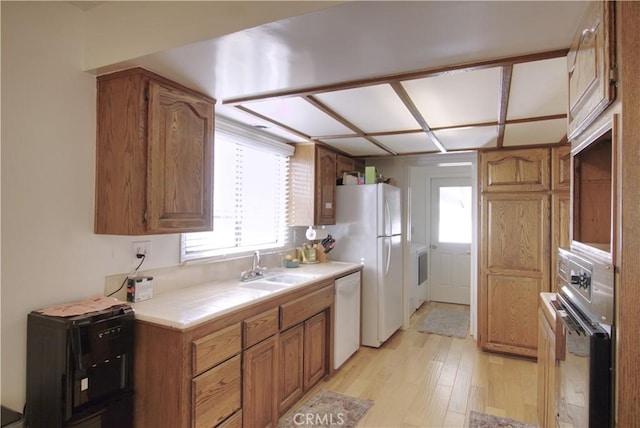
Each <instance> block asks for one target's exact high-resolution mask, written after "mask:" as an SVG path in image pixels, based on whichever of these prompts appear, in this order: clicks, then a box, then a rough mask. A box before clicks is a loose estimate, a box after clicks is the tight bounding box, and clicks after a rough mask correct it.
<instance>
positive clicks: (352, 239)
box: [328, 184, 403, 348]
mask: <svg viewBox="0 0 640 428" xmlns="http://www.w3.org/2000/svg"><path fill="white" fill-rule="evenodd" d="M400 199H401V198H400V189H399V188H397V187H394V186H390V185H388V184H363V185H350V186H349V185H347V186H337V189H336V225H335V226H329V227H328V229H329V233H331V235H332V236H333V237H334V238H335V240H336V244H335V247H334V248H333V250H332V252H331V259H332V260H336V261H345V262H352V263H360V264H362V265H363V266H364V269H363V276H362V344H363V345H365V346H372V347H376V348H377V347H380V345H382V343H384V341H386V340H387V339H388V338H389V337H390V336H391V335H392V334H393V333H394V332H395V331H396V330H398V329H399V328H400V326H401V325H402V306H403V305H402V266H403V264H402V235H401V233H402V218H401V203H400ZM336 327H337V328H339V326H336Z"/></svg>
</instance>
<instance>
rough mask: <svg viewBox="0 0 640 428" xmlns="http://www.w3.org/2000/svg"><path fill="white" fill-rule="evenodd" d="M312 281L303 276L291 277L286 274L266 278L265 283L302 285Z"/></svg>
mask: <svg viewBox="0 0 640 428" xmlns="http://www.w3.org/2000/svg"><path fill="white" fill-rule="evenodd" d="M311 279H312V278H309V277H306V276H302V275H289V274H286V273H284V274H279V275H274V276H268V277H265V278H264V280H263V281H267V282H276V283H279V284H288V285H294V284H300V283H302V282H307V281H310V280H311Z"/></svg>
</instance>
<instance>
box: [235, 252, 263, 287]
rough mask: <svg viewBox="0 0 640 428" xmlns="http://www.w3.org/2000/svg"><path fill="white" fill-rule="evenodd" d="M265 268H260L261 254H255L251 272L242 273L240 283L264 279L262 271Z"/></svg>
mask: <svg viewBox="0 0 640 428" xmlns="http://www.w3.org/2000/svg"><path fill="white" fill-rule="evenodd" d="M263 270H264V268H262V267H260V252H259V251H254V252H253V259H252V260H251V270H245V271H242V273H241V274H240V281H251V280H253V279H258V278H262V271H263Z"/></svg>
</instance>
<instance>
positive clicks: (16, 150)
mask: <svg viewBox="0 0 640 428" xmlns="http://www.w3.org/2000/svg"><path fill="white" fill-rule="evenodd" d="M331 5H332V4H324V5H322V6H316V7H329V6H331ZM165 7H167V8H169V7H170V5H165ZM287 7H288V11H287V13H292V14H293V13H304V12H309V11H310V10H309V9H305V7H308V8H311V7H312V5H311V4H310V5H307V6H305V5H304V4H295V6H293V5H288V6H287ZM621 7H624V8H629V9H630V10H628V11H626V12H625V13H621V14H619V17H620V28H621V29H622V30H621V31H622V35H621V37H623V39H624V38H625V37H628V38H630V39H631V42H633V37H637V36H636V35H635V34H634V33H633V32H632V31H629V32H628V33H627V32H625V31H624V30H625V29H628V28H634V27H635V26H637V20H636V21H633V20H632V19H637V11H635V9H634V8H637V6H635V5H634V4H633V3H631V4H625V5H624V6H621ZM2 8H3V10H2V12H3V26H2V27H3V30H2V31H3V34H2V35H3V50H2V51H3V64H4V65H5V68H4V70H3V74H2V76H3V83H4V85H3V87H4V88H3V89H4V92H3V97H2V102H3V105H2V107H3V112H4V113H3V119H4V120H3V124H4V125H5V126H4V130H3V134H2V136H3V143H4V144H3V151H2V159H3V164H2V166H3V168H2V170H3V175H2V182H3V183H4V186H3V188H2V206H3V215H2V219H3V227H2V244H3V247H2V256H3V264H2V298H3V302H4V303H3V305H2V349H3V354H2V361H3V364H2V383H3V388H2V389H3V394H2V403H3V405H9V406H10V407H12V408H16V409H19V408H20V407H21V406H22V403H23V394H24V378H25V367H24V349H25V345H26V336H25V335H24V333H23V332H24V331H25V327H26V317H25V314H26V313H28V312H29V311H30V310H32V309H34V308H38V307H43V306H46V305H49V304H52V303H55V302H63V301H71V300H76V299H78V298H81V297H84V296H87V295H89V294H92V293H102V291H103V286H104V282H105V277H109V276H112V275H117V274H120V273H122V272H126V271H128V270H129V269H130V260H129V253H130V245H131V242H132V241H133V240H137V238H134V239H131V238H124V237H120V236H98V235H94V234H93V212H94V201H93V200H94V186H95V181H94V177H95V166H94V165H95V77H94V76H93V75H91V74H89V73H84V72H83V71H82V70H84V69H94V68H97V67H99V66H102V65H105V64H112V63H116V62H119V61H122V60H125V59H128V58H135V57H138V56H141V55H144V54H146V53H150V52H156V51H158V50H164V49H167V48H170V47H173V46H178V45H183V44H187V43H191V42H193V41H195V40H196V39H192V40H187V39H186V38H188V36H187V35H186V34H179V35H180V37H182V38H180V39H178V41H176V39H173V40H168V39H169V38H170V35H169V34H168V32H166V31H157V32H154V31H153V27H152V26H151V24H149V28H142V26H141V24H140V22H145V21H144V20H143V19H141V18H139V17H140V16H143V14H142V12H141V11H139V13H141V15H138V19H139V21H138V22H137V23H136V25H134V27H135V28H129V27H127V26H126V25H125V23H122V22H121V23H119V25H120V27H116V28H117V31H116V30H115V29H114V28H109V27H108V26H104V27H100V26H99V25H98V23H99V22H100V21H99V20H100V18H99V17H98V16H97V15H98V14H99V13H100V7H96V8H94V9H90V10H89V11H88V12H85V11H83V10H82V9H79V8H76V7H75V6H71V5H69V4H64V3H62V4H57V3H53V4H49V5H44V4H40V3H36V4H30V3H26V4H12V3H3V5H2ZM295 8H300V9H299V10H297V11H296V10H293V9H295ZM134 12H135V11H134ZM134 12H132V14H133V13H134ZM627 12H628V13H627ZM631 12H635V15H634V14H633V13H631ZM167 13H168V12H167ZM245 13H246V11H245ZM214 15H215V14H214ZM130 16H131V17H134V16H135V14H134V15H130ZM239 16H246V15H242V14H239ZM282 17H284V15H280V16H275V15H270V16H267V17H265V19H278V18H282ZM252 18H253V19H258V18H256V17H255V16H254V17H252ZM91 19H96V21H97V22H94V21H91ZM627 19H629V20H631V21H630V22H629V21H626V20H627ZM5 20H6V21H5ZM85 20H87V21H86V22H88V23H89V24H90V27H91V30H93V31H95V33H94V34H91V37H89V39H87V41H88V42H91V43H95V44H89V45H88V46H87V45H86V44H85V35H84V34H85V31H86V29H85V27H84V26H85ZM203 21H204V20H203ZM220 21H221V22H215V24H216V25H211V18H208V19H207V24H208V25H204V24H203V25H202V26H201V27H198V30H199V31H201V32H203V33H204V32H205V31H209V32H211V31H213V30H212V29H211V28H210V27H215V28H214V29H215V30H216V31H221V32H231V31H235V30H237V29H239V28H231V26H232V24H234V22H229V20H228V19H221V20H220ZM104 22H106V21H104ZM259 23H260V22H259V21H257V20H254V21H252V22H251V23H249V24H247V26H253V25H258V24H259ZM191 24H192V25H193V27H194V29H195V24H193V23H191ZM557 25H564V22H558V23H557ZM625 25H628V27H627V26H625ZM163 30H164V29H163ZM101 31H102V33H101ZM129 31H130V32H129ZM145 32H149V34H153V35H154V37H152V38H146V37H145V38H142V37H140V34H141V33H143V34H144V33H145ZM570 32H571V33H572V32H573V29H572V30H571V31H570ZM178 33H180V32H179V31H178ZM183 33H184V32H183ZM220 34H222V33H220ZM220 34H211V33H207V37H202V39H204V38H210V37H215V36H217V35H220ZM105 35H109V37H105ZM117 35H122V36H123V37H128V39H124V40H126V42H125V41H123V40H122V39H120V40H119V39H116V36H117ZM136 35H137V36H136ZM174 36H175V35H174ZM200 36H202V33H201V34H200ZM175 37H177V36H175ZM149 39H152V40H149ZM17 40H19V41H20V43H19V44H13V43H11V42H12V41H17ZM625 40H626V39H625ZM132 41H136V42H138V43H133V42H132ZM631 42H630V43H631ZM635 43H636V45H637V40H636V41H635ZM5 46H6V47H5ZM629 52H631V53H629ZM618 53H619V55H620V56H621V58H623V62H622V68H621V70H620V72H621V73H622V76H628V74H624V73H631V75H633V73H634V71H633V70H634V69H633V68H632V69H631V71H629V70H628V69H627V68H625V67H626V65H625V64H631V60H629V58H631V57H633V50H632V49H631V48H629V50H625V45H624V44H623V45H622V48H621V49H620V50H619V52H618ZM625 54H626V56H625ZM101 56H102V58H101ZM625 59H627V60H628V61H629V62H627V63H625V62H624V60H625ZM82 61H84V64H85V66H80V65H79V64H81V63H82ZM454 62H455V60H454ZM632 65H633V64H632ZM632 65H631V66H632ZM414 68H419V66H417V65H416V66H415V67H414ZM636 69H637V68H636ZM637 91H638V88H637V87H635V85H629V86H624V88H623V94H624V95H623V96H619V97H618V101H619V103H618V105H619V104H622V107H621V108H622V111H623V114H625V115H626V114H627V112H630V113H628V114H629V115H630V116H631V117H637V105H636V106H634V105H633V103H632V101H634V100H637V99H638V98H639V97H638V94H637ZM625 102H628V103H629V105H626V104H624V103H625ZM636 104H637V103H636ZM634 115H635V116H634ZM625 117H626V116H625ZM33 118H37V119H36V120H35V121H34V120H33ZM34 122H35V123H34ZM637 126H638V121H634V120H632V121H628V120H627V121H624V122H623V127H622V134H623V136H625V141H637V135H638V134H637V133H638V129H637ZM637 156H638V155H637V153H635V151H634V150H633V147H629V145H622V146H621V147H620V153H619V160H620V166H621V167H620V175H619V177H618V186H619V187H620V189H621V190H620V191H619V192H618V194H617V198H618V201H620V204H621V205H620V208H619V209H618V212H617V215H618V216H619V221H618V230H617V232H616V233H617V234H618V235H619V236H620V237H621V236H623V235H624V236H625V237H626V239H624V240H623V239H618V240H617V241H616V242H617V243H618V245H619V248H618V251H617V256H618V257H619V258H620V260H633V258H634V257H635V254H637V251H636V245H638V244H637V242H639V241H638V240H637V239H636V238H637V225H638V223H637V219H636V217H635V216H636V215H637V214H635V209H634V207H633V203H632V201H636V200H637V199H638V198H637V195H636V194H635V192H637V191H638V190H637V187H638V186H637V185H635V183H637V181H636V177H635V176H634V172H633V171H634V165H637V162H638V159H637ZM378 162H379V168H380V170H382V171H384V172H385V174H387V175H390V176H396V177H401V174H398V173H397V170H395V169H394V168H398V169H402V167H389V166H388V163H390V161H385V160H379V161H378ZM385 164H387V165H385ZM35 171H37V172H36V173H34V172H35ZM399 184H400V185H403V184H404V183H399ZM623 193H624V199H623V197H622V194H623ZM623 200H624V201H625V202H627V201H629V202H631V203H628V204H627V203H624V204H623V203H622V201H623ZM630 237H631V238H630ZM179 245H180V244H179V239H178V238H177V237H176V236H153V237H152V253H153V255H152V257H150V260H149V264H148V265H147V266H146V268H147V269H162V268H164V267H168V266H175V265H177V264H178V260H177V254H178V252H179ZM245 264H246V263H245ZM245 264H242V263H239V265H238V266H237V269H236V267H233V268H232V269H234V271H238V272H239V271H240V270H241V269H244V268H246V266H245ZM240 265H241V266H240ZM616 267H617V269H618V270H619V276H620V278H619V289H618V294H617V299H618V303H619V306H618V315H617V316H618V321H619V322H618V323H617V324H618V329H619V335H618V343H617V345H618V357H619V359H620V363H619V364H618V366H617V370H618V379H624V381H623V382H621V383H620V385H619V386H618V393H617V395H616V400H617V403H618V411H619V414H618V424H619V425H620V426H634V425H637V418H638V415H637V414H636V413H635V412H634V410H633V409H635V408H637V406H636V403H637V401H638V394H639V392H638V389H639V388H637V387H636V383H637V379H639V378H640V376H638V373H637V370H636V368H635V367H634V364H633V362H634V359H633V356H634V352H635V351H634V350H635V349H637V342H636V340H637V339H635V335H632V334H630V333H629V332H631V331H634V328H635V327H637V324H638V323H639V322H640V320H639V319H638V317H636V316H635V313H634V310H635V307H637V304H638V297H637V294H635V293H636V292H635V291H634V289H633V287H632V283H633V280H632V278H634V277H635V274H636V269H637V268H636V267H635V264H634V263H616ZM34 271H35V272H34ZM31 273H36V274H37V279H35V280H34V279H33V278H31V277H30V276H29V274H31ZM16 332H17V333H16ZM20 332H22V333H20Z"/></svg>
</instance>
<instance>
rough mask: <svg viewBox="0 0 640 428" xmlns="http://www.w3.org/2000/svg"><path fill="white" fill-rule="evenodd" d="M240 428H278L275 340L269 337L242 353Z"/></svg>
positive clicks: (276, 348)
mask: <svg viewBox="0 0 640 428" xmlns="http://www.w3.org/2000/svg"><path fill="white" fill-rule="evenodd" d="M243 374H244V382H243V386H242V412H243V426H245V427H252V428H259V427H276V426H277V425H278V417H279V412H278V401H277V398H278V379H277V375H278V340H277V336H272V337H270V338H268V339H265V340H263V341H262V342H260V343H258V344H257V345H255V346H253V347H251V348H249V349H248V350H246V351H244V361H243Z"/></svg>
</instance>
